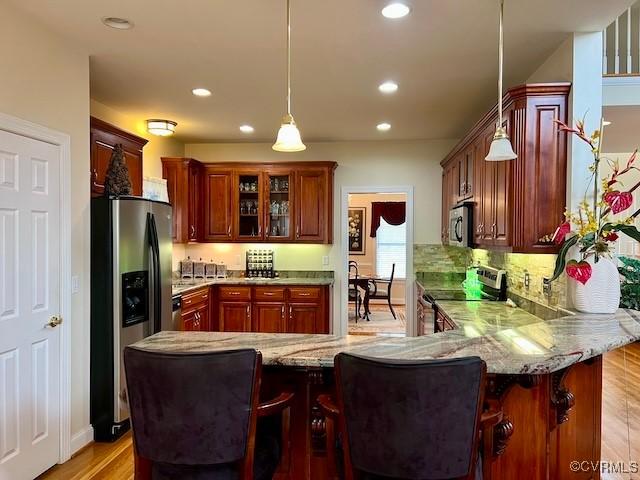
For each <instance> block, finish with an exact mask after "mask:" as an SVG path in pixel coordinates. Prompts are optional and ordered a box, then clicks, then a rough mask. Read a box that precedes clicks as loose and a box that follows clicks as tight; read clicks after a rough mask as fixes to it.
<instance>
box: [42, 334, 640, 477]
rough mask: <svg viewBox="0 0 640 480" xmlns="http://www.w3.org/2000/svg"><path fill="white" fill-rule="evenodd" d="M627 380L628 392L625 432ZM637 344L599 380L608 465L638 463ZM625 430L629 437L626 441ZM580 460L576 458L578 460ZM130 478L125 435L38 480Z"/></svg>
mask: <svg viewBox="0 0 640 480" xmlns="http://www.w3.org/2000/svg"><path fill="white" fill-rule="evenodd" d="M625 354H626V364H627V371H626V381H627V385H628V393H629V423H630V428H629V430H628V429H627V408H626V403H627V402H626V395H625V368H624V365H625ZM639 386H640V343H635V344H632V345H628V346H627V347H626V348H625V349H618V350H615V351H613V352H610V353H608V354H606V355H605V356H604V362H603V380H602V390H603V395H602V420H603V421H602V459H603V461H607V462H624V464H625V465H627V468H628V465H629V446H630V445H629V440H630V444H631V460H632V461H635V462H640V387H639ZM628 431H630V435H631V438H630V439H628V435H627V433H628ZM578 460H579V459H578ZM89 479H96V480H112V479H117V480H129V479H133V449H132V444H131V434H130V433H128V434H126V435H125V436H123V437H122V438H121V439H120V440H118V441H117V442H115V443H93V444H91V445H89V446H87V447H86V448H85V449H83V450H81V451H80V452H79V453H77V454H76V455H75V456H74V457H73V458H72V459H71V460H70V461H68V462H67V463H65V464H63V465H57V466H55V467H53V468H51V469H50V470H48V471H47V472H45V473H44V474H42V475H41V476H40V477H38V480H89ZM602 480H640V474H637V473H636V474H633V473H616V472H607V471H603V472H602Z"/></svg>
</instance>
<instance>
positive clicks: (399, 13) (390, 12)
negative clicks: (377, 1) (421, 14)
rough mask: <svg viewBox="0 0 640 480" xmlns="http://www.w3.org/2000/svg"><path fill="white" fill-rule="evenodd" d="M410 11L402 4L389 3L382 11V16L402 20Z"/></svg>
mask: <svg viewBox="0 0 640 480" xmlns="http://www.w3.org/2000/svg"><path fill="white" fill-rule="evenodd" d="M410 11H411V9H410V8H409V7H408V6H406V5H405V4H404V3H399V2H394V3H390V4H389V5H387V6H386V7H384V8H383V9H382V16H383V17H386V18H402V17H406V16H407V15H409V12H410Z"/></svg>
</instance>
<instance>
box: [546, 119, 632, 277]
mask: <svg viewBox="0 0 640 480" xmlns="http://www.w3.org/2000/svg"><path fill="white" fill-rule="evenodd" d="M556 123H557V124H558V125H559V129H560V131H563V132H568V133H571V134H573V135H576V136H577V137H578V138H580V139H581V140H582V141H584V142H585V143H586V144H588V145H589V147H590V149H591V152H592V153H593V158H594V161H593V163H592V164H591V165H590V166H589V170H590V172H591V174H592V179H591V180H592V182H593V200H592V203H590V202H589V201H588V200H587V194H585V198H584V200H583V201H582V202H580V204H579V205H578V210H577V212H575V213H572V212H566V213H565V217H566V221H565V222H564V223H562V224H561V225H560V226H559V227H558V228H557V229H556V232H555V233H554V236H553V241H554V242H555V243H556V244H558V245H562V246H561V248H560V252H559V254H558V258H557V259H556V267H555V271H554V272H553V277H552V278H551V280H555V279H557V278H558V277H559V276H560V275H562V272H564V271H566V272H567V275H568V276H569V277H571V278H573V279H575V280H576V281H578V282H580V283H582V284H583V285H584V284H586V283H587V282H588V281H589V279H590V278H591V273H592V268H591V265H590V264H589V263H588V262H587V261H586V260H587V259H588V258H589V257H592V256H593V257H594V261H595V262H598V260H599V257H600V256H601V255H607V254H609V253H610V248H611V247H612V244H613V243H614V242H615V241H616V240H618V238H619V235H618V234H619V233H623V234H625V235H627V236H629V237H631V238H633V239H634V240H637V241H639V242H640V231H638V229H637V228H636V226H635V225H634V222H635V219H636V217H638V215H640V209H638V210H637V211H635V212H634V213H633V214H631V215H630V216H629V217H626V218H622V219H620V218H617V219H611V218H610V215H611V214H614V215H618V214H620V213H622V212H624V211H626V210H628V209H629V208H630V207H631V206H632V205H633V192H634V191H635V190H636V189H638V188H640V182H638V183H637V184H636V185H634V186H633V187H631V188H629V189H628V190H626V191H621V189H622V188H623V183H622V181H621V177H622V176H624V175H625V174H627V173H629V172H630V171H632V170H638V171H640V169H639V168H638V167H636V166H635V162H636V158H637V153H638V151H637V150H636V151H635V152H633V154H632V155H631V156H630V157H629V159H628V160H627V162H626V164H625V166H624V167H621V166H620V164H619V162H617V161H616V162H613V161H611V160H608V159H602V158H601V145H602V128H603V127H602V126H601V127H600V130H596V131H594V132H593V133H592V134H591V136H588V135H587V134H586V133H585V130H584V121H578V122H576V126H575V127H569V126H568V125H566V124H564V123H562V122H560V121H558V120H556ZM602 160H606V161H607V162H609V166H610V167H611V171H612V173H611V174H610V175H609V176H606V177H605V178H603V179H602V184H601V185H600V187H601V191H600V188H599V181H598V173H599V168H600V162H601V161H602ZM573 246H577V247H578V248H579V251H580V260H579V261H577V260H569V261H568V262H567V259H566V257H567V254H568V252H569V250H570V249H571V247H573Z"/></svg>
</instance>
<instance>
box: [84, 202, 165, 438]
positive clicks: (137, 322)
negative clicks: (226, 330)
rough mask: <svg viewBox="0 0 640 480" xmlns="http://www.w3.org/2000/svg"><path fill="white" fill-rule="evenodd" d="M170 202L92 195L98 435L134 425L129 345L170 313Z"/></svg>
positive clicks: (162, 327) (93, 350)
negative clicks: (128, 381) (126, 366)
mask: <svg viewBox="0 0 640 480" xmlns="http://www.w3.org/2000/svg"><path fill="white" fill-rule="evenodd" d="M171 215H172V211H171V205H169V204H168V203H163V202H156V201H152V200H146V199H143V198H139V197H120V198H118V199H114V198H107V197H97V198H93V199H92V200H91V368H90V369H91V424H92V425H93V428H94V438H95V439H96V440H97V441H111V440H114V439H116V438H118V437H119V436H120V435H122V434H123V433H124V432H126V431H127V430H128V428H129V412H128V408H127V398H126V389H125V386H126V383H125V378H124V365H123V362H122V351H123V349H124V347H126V346H127V345H130V344H132V343H135V342H137V341H138V340H141V339H143V338H145V337H147V336H149V335H152V334H154V333H156V332H159V331H161V330H174V329H175V328H174V325H173V320H172V316H171V269H172V267H171V252H172V241H171V224H172V222H171Z"/></svg>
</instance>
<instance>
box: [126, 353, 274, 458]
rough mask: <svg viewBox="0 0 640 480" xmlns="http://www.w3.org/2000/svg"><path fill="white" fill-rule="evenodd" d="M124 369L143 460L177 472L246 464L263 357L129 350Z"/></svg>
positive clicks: (244, 354)
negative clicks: (175, 467) (195, 467)
mask: <svg viewBox="0 0 640 480" xmlns="http://www.w3.org/2000/svg"><path fill="white" fill-rule="evenodd" d="M124 363H125V370H126V375H127V390H128V397H129V408H130V413H131V421H132V424H133V436H134V443H135V448H136V450H137V452H138V455H140V456H142V457H145V458H146V459H148V460H150V461H151V462H156V463H162V464H173V465H176V464H178V465H220V464H229V463H233V462H239V461H240V460H242V459H244V458H245V455H246V453H247V441H248V438H249V434H250V428H251V427H252V426H253V428H254V429H255V422H256V413H255V410H256V407H257V392H258V391H259V385H258V383H259V380H258V379H259V367H260V365H261V357H260V354H259V353H258V352H256V351H255V350H234V351H226V352H214V353H202V354H181V353H161V352H152V351H146V350H140V349H136V348H131V347H127V348H126V349H125V351H124ZM251 422H253V425H251Z"/></svg>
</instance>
